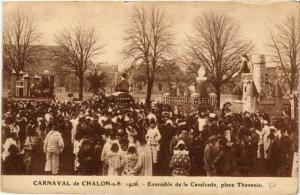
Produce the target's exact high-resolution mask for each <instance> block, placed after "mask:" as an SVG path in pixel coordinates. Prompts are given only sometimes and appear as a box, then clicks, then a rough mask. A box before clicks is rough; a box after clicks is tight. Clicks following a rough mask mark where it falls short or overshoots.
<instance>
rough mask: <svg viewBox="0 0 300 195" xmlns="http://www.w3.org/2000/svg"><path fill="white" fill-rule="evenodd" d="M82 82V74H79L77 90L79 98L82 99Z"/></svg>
mask: <svg viewBox="0 0 300 195" xmlns="http://www.w3.org/2000/svg"><path fill="white" fill-rule="evenodd" d="M83 84H84V79H83V76H80V77H79V91H78V96H79V100H82V99H83Z"/></svg>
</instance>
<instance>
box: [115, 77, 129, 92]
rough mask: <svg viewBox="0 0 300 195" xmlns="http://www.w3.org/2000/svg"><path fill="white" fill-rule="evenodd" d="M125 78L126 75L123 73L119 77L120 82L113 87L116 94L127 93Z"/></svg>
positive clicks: (127, 87) (127, 85)
mask: <svg viewBox="0 0 300 195" xmlns="http://www.w3.org/2000/svg"><path fill="white" fill-rule="evenodd" d="M126 78H127V74H126V73H123V74H122V75H121V80H120V81H119V83H118V84H117V85H116V87H115V91H116V92H125V93H128V92H129V84H128V82H127V80H126Z"/></svg>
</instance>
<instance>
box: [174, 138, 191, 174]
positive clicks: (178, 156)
mask: <svg viewBox="0 0 300 195" xmlns="http://www.w3.org/2000/svg"><path fill="white" fill-rule="evenodd" d="M191 166H192V165H191V160H190V157H189V151H187V149H186V146H185V143H184V141H182V140H180V141H179V142H178V143H177V145H176V147H175V150H174V153H173V157H172V159H171V162H170V168H171V169H172V170H173V171H172V176H188V175H190V170H191Z"/></svg>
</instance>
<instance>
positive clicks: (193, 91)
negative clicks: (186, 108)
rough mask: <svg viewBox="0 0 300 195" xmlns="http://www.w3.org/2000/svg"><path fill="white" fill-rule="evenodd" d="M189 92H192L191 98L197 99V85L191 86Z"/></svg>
mask: <svg viewBox="0 0 300 195" xmlns="http://www.w3.org/2000/svg"><path fill="white" fill-rule="evenodd" d="M189 90H190V92H191V97H197V96H199V94H198V93H197V92H196V87H195V85H190V86H189Z"/></svg>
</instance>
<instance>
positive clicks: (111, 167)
mask: <svg viewBox="0 0 300 195" xmlns="http://www.w3.org/2000/svg"><path fill="white" fill-rule="evenodd" d="M121 160H122V159H121V155H120V153H119V145H118V144H117V143H113V144H112V145H111V151H110V152H109V153H108V155H107V161H108V172H107V175H108V176H118V175H120V170H119V169H121V167H122V165H121Z"/></svg>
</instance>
